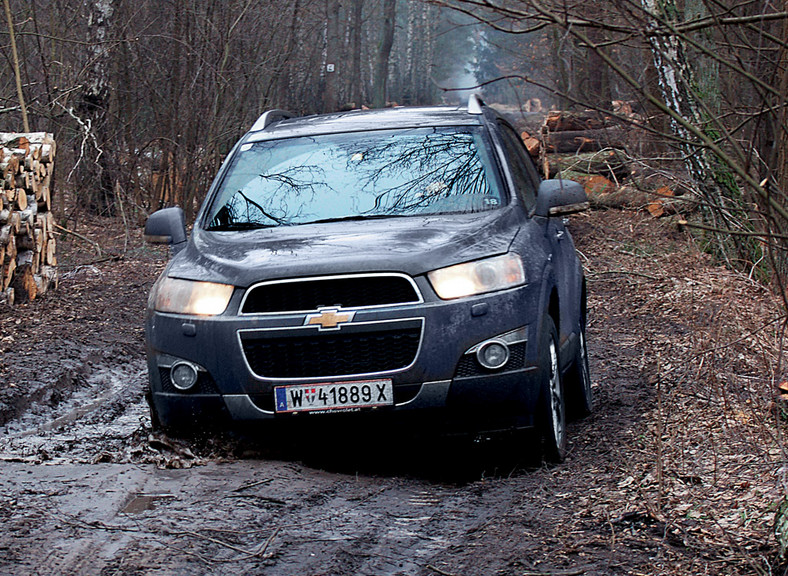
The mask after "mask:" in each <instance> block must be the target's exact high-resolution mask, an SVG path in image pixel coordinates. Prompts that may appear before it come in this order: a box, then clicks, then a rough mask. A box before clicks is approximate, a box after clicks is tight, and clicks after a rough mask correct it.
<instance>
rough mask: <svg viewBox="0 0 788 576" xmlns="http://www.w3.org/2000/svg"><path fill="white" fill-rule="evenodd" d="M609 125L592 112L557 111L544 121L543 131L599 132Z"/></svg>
mask: <svg viewBox="0 0 788 576" xmlns="http://www.w3.org/2000/svg"><path fill="white" fill-rule="evenodd" d="M608 124H609V119H608V118H606V117H605V116H603V115H602V114H600V113H599V112H596V111H594V110H586V111H584V112H570V111H567V110H559V111H553V112H550V113H549V114H548V115H547V118H546V119H545V121H544V127H545V128H546V130H545V131H549V132H564V131H566V130H599V129H601V128H604V127H605V126H607V125H608Z"/></svg>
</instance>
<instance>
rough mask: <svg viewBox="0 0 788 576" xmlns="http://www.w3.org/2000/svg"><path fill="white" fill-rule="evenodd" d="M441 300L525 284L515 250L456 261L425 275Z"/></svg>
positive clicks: (520, 262)
mask: <svg viewBox="0 0 788 576" xmlns="http://www.w3.org/2000/svg"><path fill="white" fill-rule="evenodd" d="M427 277H428V278H429V279H430V283H431V284H432V287H433V288H434V289H435V292H436V293H437V294H438V296H439V297H440V298H442V299H443V300H450V299H452V298H462V297H463V296H473V295H474V294H484V293H485V292H494V291H495V290H504V289H505V288H513V287H514V286H520V285H521V284H525V270H523V263H522V261H521V260H520V256H518V255H517V254H515V253H514V252H510V253H509V254H504V255H503V256H495V257H493V258H486V259H484V260H478V261H476V262H468V263H466V264H457V265H456V266H449V267H448V268H441V269H440V270H434V271H432V272H430V273H428V274H427Z"/></svg>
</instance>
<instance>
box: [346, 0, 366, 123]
mask: <svg viewBox="0 0 788 576" xmlns="http://www.w3.org/2000/svg"><path fill="white" fill-rule="evenodd" d="M363 9H364V0H353V3H352V4H351V13H350V22H351V25H350V54H351V56H350V75H349V84H350V85H349V90H348V95H349V97H350V100H351V102H352V103H353V106H354V107H356V108H361V105H362V103H363V101H362V98H363V95H362V92H361V88H362V81H361V25H362V24H361V17H362V15H363Z"/></svg>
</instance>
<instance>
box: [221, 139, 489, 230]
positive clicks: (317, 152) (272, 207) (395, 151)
mask: <svg viewBox="0 0 788 576" xmlns="http://www.w3.org/2000/svg"><path fill="white" fill-rule="evenodd" d="M484 138H485V136H484V135H483V133H482V131H481V129H480V128H479V127H449V128H428V129H424V128H420V129H411V130H379V131H370V132H355V133H343V134H326V135H319V136H309V137H298V138H287V139H280V140H265V141H262V142H255V143H246V144H243V145H242V146H241V148H240V150H239V151H238V153H237V154H235V157H234V158H233V160H232V161H231V164H230V166H229V168H228V170H227V172H226V174H225V175H224V177H223V179H222V182H221V184H220V187H219V189H218V190H217V192H216V194H215V195H214V200H213V202H212V204H211V207H210V209H209V211H208V220H207V222H208V229H209V230H248V229H252V228H267V227H274V226H289V225H296V224H309V223H314V222H325V221H333V220H356V219H364V218H381V217H391V216H413V215H420V214H437V213H467V212H480V211H484V210H492V209H495V208H498V207H499V206H501V205H502V203H503V201H504V198H503V196H502V195H501V191H500V190H501V189H500V186H499V185H498V183H497V180H496V178H495V177H494V173H495V172H494V171H493V163H492V159H491V158H489V156H488V152H487V150H488V149H489V146H488V145H486V143H485V142H484Z"/></svg>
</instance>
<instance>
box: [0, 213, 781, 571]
mask: <svg viewBox="0 0 788 576" xmlns="http://www.w3.org/2000/svg"><path fill="white" fill-rule="evenodd" d="M572 226H573V228H572V229H573V234H574V235H575V238H576V241H577V243H578V246H579V247H580V250H581V251H582V254H583V257H584V260H585V264H586V270H587V274H588V278H589V285H590V289H591V301H590V327H589V347H590V355H591V368H592V372H593V375H594V379H595V386H596V391H597V401H598V402H597V410H596V412H595V413H594V414H593V415H592V416H590V417H588V418H586V419H583V420H580V421H577V422H574V423H572V424H571V427H570V453H569V458H568V459H567V461H566V462H565V463H564V464H562V465H560V466H556V467H544V466H542V465H541V463H540V462H538V461H536V460H535V459H534V456H533V453H532V451H531V450H530V446H529V445H528V444H527V441H524V439H523V438H519V437H517V438H496V439H493V440H488V441H483V442H479V443H475V444H469V443H461V442H456V441H448V440H438V439H429V438H421V439H419V440H418V442H416V441H411V442H407V443H404V444H403V443H401V442H395V441H393V439H392V437H391V436H392V435H388V436H387V435H385V434H375V435H373V436H372V437H369V436H365V437H355V438H351V439H347V438H343V439H341V442H340V441H339V440H337V441H336V442H331V441H329V442H325V440H324V439H323V438H309V437H305V438H302V439H299V441H298V442H295V443H293V442H290V443H288V444H283V443H282V441H281V439H277V438H264V439H254V438H248V437H246V438H241V437H225V438H211V439H202V440H199V441H192V442H188V443H187V442H183V441H176V440H172V439H169V438H166V437H164V436H154V435H151V430H150V423H149V417H148V412H147V406H146V404H145V401H144V398H143V390H144V385H145V378H146V376H145V366H144V358H143V343H142V331H141V316H142V309H143V307H144V302H145V298H146V294H147V291H148V289H149V288H150V285H151V284H152V282H153V280H154V278H155V276H156V273H157V271H158V270H160V268H161V266H162V263H163V256H162V255H161V254H160V253H153V252H149V251H147V249H144V248H139V249H138V250H137V251H132V252H130V253H128V254H127V255H126V257H125V258H124V259H122V260H120V261H115V262H104V263H98V264H89V263H81V262H80V260H79V256H78V253H77V251H76V250H75V251H74V253H73V255H72V256H71V260H70V266H69V267H66V268H64V270H65V274H64V278H63V282H62V285H61V289H60V290H59V291H58V292H57V293H53V294H51V295H48V297H47V298H45V299H44V300H41V301H36V302H33V303H31V304H28V305H23V306H19V307H17V308H15V309H13V310H7V309H6V310H3V312H2V314H1V315H0V326H2V336H0V349H1V350H2V356H1V357H0V382H2V383H4V384H3V386H2V390H0V424H2V426H0V574H2V575H5V574H9V575H11V574H13V575H27V574H30V575H32V574H100V575H109V574H266V575H267V574H271V575H299V576H300V575H356V574H365V575H392V576H393V575H400V574H402V575H423V576H426V575H436V574H437V575H454V576H461V575H463V576H472V575H510V574H511V575H533V574H542V575H548V574H549V575H556V576H557V575H563V576H569V575H581V574H582V575H616V574H631V575H636V574H754V573H763V574H767V573H770V571H772V572H771V573H776V572H774V570H776V568H775V567H776V566H777V561H776V559H775V544H774V539H773V537H772V535H771V523H772V521H773V512H774V503H775V502H776V501H777V500H778V498H779V497H780V496H781V494H782V488H781V481H782V480H783V475H784V472H782V470H783V464H784V457H783V453H782V444H781V440H780V439H779V437H778V436H779V434H778V435H777V436H775V431H777V432H779V426H780V424H779V423H775V422H773V421H771V420H769V415H770V414H771V412H770V402H771V396H770V393H769V392H768V391H769V390H770V388H769V386H770V385H771V380H770V378H769V377H765V376H763V374H766V373H767V372H765V370H764V369H763V364H764V363H766V364H768V365H770V366H771V365H773V364H770V362H772V356H770V354H771V350H772V349H773V346H774V340H773V338H774V336H773V333H772V331H770V329H768V328H767V329H763V328H762V325H763V324H764V323H768V322H769V321H770V316H769V314H772V312H770V310H771V308H770V305H771V304H770V302H769V299H768V295H767V294H766V293H765V292H764V291H763V290H762V289H760V288H758V287H757V286H755V285H753V284H752V283H749V282H747V281H746V279H743V278H740V277H738V276H736V275H733V274H730V273H728V272H727V271H724V270H721V269H719V268H717V267H714V266H713V265H712V264H711V263H710V262H709V260H708V259H707V258H705V257H703V256H702V255H700V254H698V253H697V252H696V251H695V250H694V249H693V248H692V247H691V246H690V245H688V244H687V242H686V240H685V238H684V237H683V236H682V235H681V234H678V233H677V232H675V227H674V226H673V225H671V224H670V223H667V222H663V221H655V220H647V219H645V218H643V217H642V216H638V215H636V214H629V213H618V212H609V213H594V214H590V215H585V216H582V217H578V218H577V219H576V220H575V222H574V223H573V225H572ZM64 244H65V242H64ZM652 246H658V247H659V248H657V249H653V248H651V247H652ZM75 248H78V247H75ZM66 250H67V249H66ZM65 257H66V259H67V261H69V260H68V258H69V256H68V252H66V256H65ZM712 276H713V279H714V281H713V282H710V281H708V280H709V278H710V277H712ZM720 286H722V287H723V289H722V290H720V289H719V287H720ZM734 297H735V298H734ZM738 300H742V301H743V302H745V303H746V304H747V309H748V310H750V311H751V312H752V314H751V315H746V314H745V315H743V313H742V312H741V311H740V310H738V308H736V306H737V304H736V301H738ZM754 303H755V304H754ZM774 314H776V313H774ZM756 330H758V331H757V332H756V334H754V335H753V334H752V333H751V332H753V331H756ZM709 334H711V335H713V336H714V338H717V339H718V340H719V341H720V342H723V341H724V342H726V343H727V344H728V345H727V347H726V348H725V352H720V353H717V354H716V355H714V356H713V357H709V356H708V355H706V356H704V355H703V353H702V352H703V350H701V354H700V356H698V346H700V347H701V348H702V347H703V346H707V345H708V344H709V342H710V340H709V338H710V336H709ZM742 335H745V336H747V338H749V339H744V340H742V341H741V342H734V341H735V340H736V339H737V338H741V337H742ZM731 342H734V343H733V344H731ZM729 354H730V356H729ZM707 357H708V358H709V359H708V360H707V361H705V362H704V363H703V364H702V365H701V366H699V363H700V361H701V360H703V359H704V358H707ZM712 362H713V363H714V366H715V368H714V374H716V375H717V380H715V381H714V382H711V380H710V379H709V378H710V376H709V373H707V369H708V366H707V363H708V364H710V363H712ZM689 374H691V375H692V377H690V376H688V375H689ZM723 375H724V376H723ZM773 377H774V376H773V375H772V376H771V378H772V379H773ZM700 391H702V393H701V392H700ZM723 396H724V397H725V406H724V407H721V404H720V402H719V400H720V398H722V397H723ZM326 444H328V445H326Z"/></svg>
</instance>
